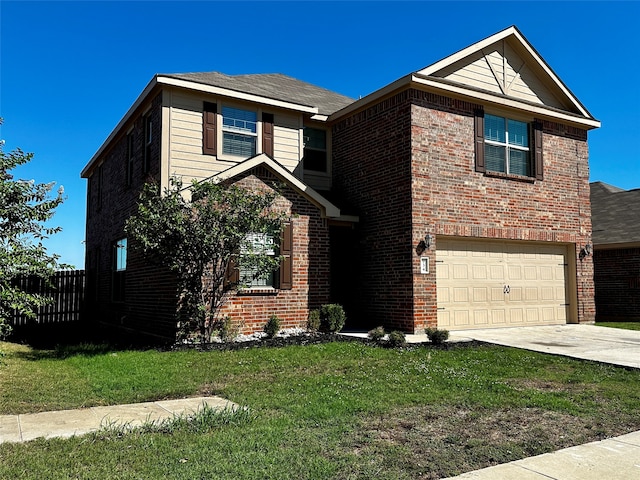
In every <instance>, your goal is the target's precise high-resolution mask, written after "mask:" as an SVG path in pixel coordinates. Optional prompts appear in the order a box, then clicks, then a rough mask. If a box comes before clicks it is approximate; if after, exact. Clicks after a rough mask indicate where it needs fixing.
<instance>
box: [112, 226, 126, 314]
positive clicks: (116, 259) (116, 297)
mask: <svg viewBox="0 0 640 480" xmlns="http://www.w3.org/2000/svg"><path fill="white" fill-rule="evenodd" d="M126 271H127V239H126V238H121V239H120V240H118V241H116V242H114V244H113V277H112V290H111V298H112V300H113V301H114V302H124V292H125V286H126V282H125V280H126V278H125V274H126Z"/></svg>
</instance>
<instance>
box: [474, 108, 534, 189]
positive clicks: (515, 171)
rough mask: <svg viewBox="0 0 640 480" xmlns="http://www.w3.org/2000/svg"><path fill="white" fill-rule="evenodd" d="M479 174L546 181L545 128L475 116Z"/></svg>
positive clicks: (491, 116) (479, 114) (495, 117)
mask: <svg viewBox="0 0 640 480" xmlns="http://www.w3.org/2000/svg"><path fill="white" fill-rule="evenodd" d="M475 137H476V138H475V144H476V171H477V172H497V173H504V174H506V175H516V176H521V177H530V178H535V179H536V180H542V179H543V166H544V165H543V159H542V125H541V123H540V122H537V121H534V122H532V123H526V122H522V121H518V120H513V119H510V118H505V117H499V116H497V115H488V114H487V115H485V114H484V112H483V111H482V110H479V111H476V113H475Z"/></svg>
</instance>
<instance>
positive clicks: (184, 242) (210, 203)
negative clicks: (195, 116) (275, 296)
mask: <svg viewBox="0 0 640 480" xmlns="http://www.w3.org/2000/svg"><path fill="white" fill-rule="evenodd" d="M189 193H190V194H191V195H190V199H189V198H188V197H189ZM276 197H277V192H276V191H275V190H268V191H267V190H264V191H250V190H247V189H245V188H243V187H240V186H237V185H224V184H219V183H215V182H214V181H203V182H196V181H194V182H192V184H191V185H190V187H189V188H188V189H183V188H182V182H181V181H180V180H178V179H175V178H172V179H171V181H170V186H169V188H168V189H166V190H165V192H164V193H163V194H162V195H160V188H159V187H158V185H156V184H154V183H147V184H146V185H145V186H144V188H143V190H142V192H141V194H140V198H139V202H138V210H137V212H136V213H134V214H133V215H132V216H131V217H130V218H129V219H128V221H127V224H126V227H125V231H126V232H127V235H128V236H129V237H131V238H132V240H134V241H133V242H132V243H131V248H133V249H136V250H138V251H140V252H142V254H143V255H144V256H145V257H146V258H148V259H150V260H151V261H153V262H154V263H156V264H157V265H160V266H163V267H166V268H168V269H169V270H171V271H172V272H174V273H175V274H176V276H177V281H178V292H179V297H178V308H177V322H178V334H179V336H180V337H182V338H186V337H190V336H194V335H195V337H196V339H197V340H199V341H201V342H206V341H209V340H210V338H211V335H212V332H213V329H214V328H215V326H216V325H217V323H218V321H219V320H221V319H220V318H218V314H219V311H220V307H221V306H222V305H223V304H224V301H225V299H226V298H227V295H228V292H229V291H230V290H231V289H232V288H234V287H237V286H240V287H241V286H242V285H243V283H246V282H250V281H251V280H253V279H256V278H262V277H264V276H265V275H267V274H269V273H270V272H272V271H274V270H275V269H276V268H277V267H278V265H279V260H280V259H279V257H277V256H275V255H265V254H264V252H263V251H260V249H259V248H256V246H255V242H253V241H252V238H254V239H255V238H256V235H257V236H260V235H264V236H266V237H268V238H272V239H279V232H280V229H281V225H282V220H283V219H284V217H283V215H282V214H281V213H277V212H276V211H275V210H274V208H273V206H274V201H275V199H276ZM240 252H241V253H242V254H241V255H239V253H240ZM231 262H233V263H234V264H235V265H236V266H238V267H239V268H240V270H241V271H243V272H251V276H250V278H247V277H246V276H245V277H244V278H241V279H240V280H239V281H236V282H235V283H233V282H230V281H229V278H228V275H227V272H228V270H229V268H230V267H229V264H230V263H231Z"/></svg>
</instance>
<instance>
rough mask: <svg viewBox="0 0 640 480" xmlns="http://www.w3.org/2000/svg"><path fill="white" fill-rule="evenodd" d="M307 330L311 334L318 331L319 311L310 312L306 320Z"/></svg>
mask: <svg viewBox="0 0 640 480" xmlns="http://www.w3.org/2000/svg"><path fill="white" fill-rule="evenodd" d="M307 328H308V329H309V330H310V331H312V332H317V331H318V330H320V310H311V311H310V312H309V319H308V320H307Z"/></svg>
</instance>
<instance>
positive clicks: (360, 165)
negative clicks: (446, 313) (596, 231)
mask: <svg viewBox="0 0 640 480" xmlns="http://www.w3.org/2000/svg"><path fill="white" fill-rule="evenodd" d="M475 108H478V105H475V104H472V103H469V102H464V101H460V100H454V99H451V98H447V97H443V96H439V95H435V94H431V93H427V92H421V91H417V90H406V91H403V92H400V93H398V94H396V95H395V96H393V97H391V98H389V99H387V100H384V101H382V102H380V103H379V104H377V105H375V106H372V107H370V108H368V109H366V110H364V111H361V112H359V113H356V114H354V115H352V116H350V117H348V118H346V119H344V120H342V121H341V122H339V123H338V124H336V125H335V126H334V129H333V168H334V176H335V179H334V185H335V186H336V190H337V191H338V193H340V194H341V195H342V196H343V197H344V198H345V199H346V200H347V201H348V202H350V203H352V204H353V205H355V206H356V207H357V208H358V210H359V211H358V213H359V214H360V220H361V223H360V239H359V240H360V249H361V257H362V259H361V260H362V261H361V264H362V269H361V275H360V277H359V278H358V279H357V283H358V285H360V287H361V292H362V295H361V297H362V304H361V305H362V306H361V311H362V312H363V313H364V314H365V315H366V316H367V317H368V318H369V319H370V320H369V322H368V323H369V325H370V326H372V327H373V326H375V325H376V324H385V325H387V326H389V327H392V328H394V327H395V328H402V329H404V330H408V331H421V330H422V329H423V328H424V326H426V325H436V322H437V298H436V284H435V278H436V277H435V275H436V268H437V267H436V263H435V252H436V248H437V236H438V235H448V236H460V237H476V238H487V239H490V238H498V239H503V240H529V241H542V242H560V243H566V244H572V245H573V249H572V251H574V252H575V255H576V264H577V278H576V280H575V283H576V285H577V297H578V298H577V307H578V319H579V321H580V322H590V321H593V319H594V314H595V305H594V302H593V265H592V259H591V257H586V258H584V259H579V257H578V254H579V250H580V248H581V246H583V245H585V244H586V243H587V242H589V240H590V235H591V220H590V202H589V169H588V147H587V143H586V132H585V131H584V130H579V129H575V128H571V127H568V126H565V125H562V124H557V123H553V122H548V121H545V122H544V140H543V153H544V162H545V170H544V175H545V176H544V180H543V181H535V182H534V181H532V180H524V179H515V178H505V177H504V176H503V177H500V176H497V175H491V174H489V175H485V174H484V173H477V172H476V171H475V166H474V165H475V164H474V121H473V111H474V109H475ZM427 233H431V234H432V235H433V236H434V238H435V245H434V246H433V247H432V248H431V249H430V250H428V251H427V252H425V253H423V255H426V256H428V257H429V259H430V274H428V275H422V274H420V273H419V272H420V255H419V254H418V253H417V252H416V247H417V246H418V244H419V242H420V240H421V239H423V238H424V236H425V235H426V234H427Z"/></svg>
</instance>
